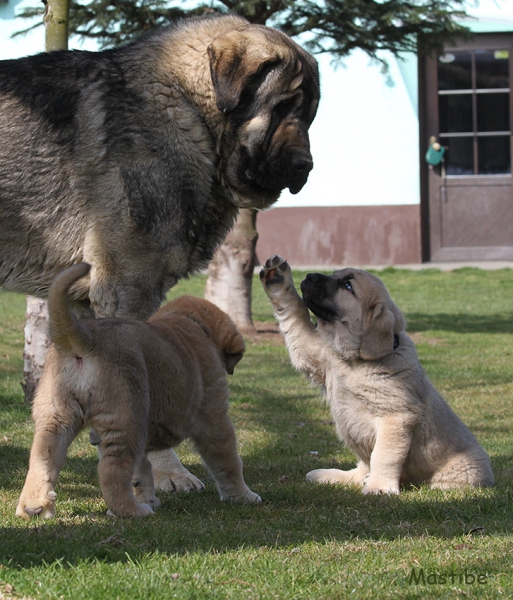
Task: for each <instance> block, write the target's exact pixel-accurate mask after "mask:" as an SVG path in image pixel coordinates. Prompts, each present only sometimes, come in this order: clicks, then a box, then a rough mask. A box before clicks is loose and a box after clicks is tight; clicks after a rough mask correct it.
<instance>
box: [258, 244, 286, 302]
mask: <svg viewBox="0 0 513 600" xmlns="http://www.w3.org/2000/svg"><path fill="white" fill-rule="evenodd" d="M260 280H261V282H262V285H263V286H264V290H265V292H266V294H267V295H268V296H269V297H270V298H272V297H274V296H276V295H279V294H280V293H282V292H286V291H289V290H291V289H292V288H294V281H293V279H292V271H291V269H290V265H289V263H288V262H287V261H286V260H285V259H284V258H282V257H281V256H280V255H279V254H275V255H274V256H272V257H271V258H268V259H267V260H266V262H265V265H264V266H263V267H262V270H261V271H260Z"/></svg>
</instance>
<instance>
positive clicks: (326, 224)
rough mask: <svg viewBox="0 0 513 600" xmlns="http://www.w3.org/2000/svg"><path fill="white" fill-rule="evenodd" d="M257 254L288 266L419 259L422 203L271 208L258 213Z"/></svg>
mask: <svg viewBox="0 0 513 600" xmlns="http://www.w3.org/2000/svg"><path fill="white" fill-rule="evenodd" d="M257 229H258V233H259V238H258V243H257V258H258V261H259V264H262V262H263V261H265V260H266V259H267V258H269V256H272V255H273V254H280V255H282V256H283V257H284V258H286V259H287V260H288V261H289V262H290V264H291V265H293V266H294V265H298V266H299V265H304V266H306V265H326V266H327V267H330V266H342V265H348V266H349V265H353V266H359V265H376V266H377V265H380V266H383V265H398V264H415V263H420V262H421V239H420V206H419V205H418V204H414V205H402V206H339V207H319V208H316V207H306V208H274V209H271V210H270V211H267V212H263V213H259V215H258V218H257Z"/></svg>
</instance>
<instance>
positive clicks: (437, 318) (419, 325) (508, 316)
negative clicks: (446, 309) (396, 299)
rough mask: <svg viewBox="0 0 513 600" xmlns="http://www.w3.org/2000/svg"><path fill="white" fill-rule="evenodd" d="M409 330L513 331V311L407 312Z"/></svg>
mask: <svg viewBox="0 0 513 600" xmlns="http://www.w3.org/2000/svg"><path fill="white" fill-rule="evenodd" d="M406 320H407V323H408V331H427V330H435V331H437V330H438V331H452V332H454V333H513V313H503V314H491V315H471V314H466V313H434V314H424V313H415V312H408V313H406Z"/></svg>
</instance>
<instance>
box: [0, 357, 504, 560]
mask: <svg viewBox="0 0 513 600" xmlns="http://www.w3.org/2000/svg"><path fill="white" fill-rule="evenodd" d="M264 357H265V350H262V351H261V352H260V351H259V350H258V348H255V349H254V351H253V352H252V353H251V356H248V359H247V360H245V366H244V370H242V367H241V373H240V377H238V378H237V376H235V378H234V380H233V383H232V386H231V387H232V393H233V396H234V399H233V403H232V404H233V414H234V422H235V426H236V429H238V426H237V423H239V424H240V425H239V427H240V428H241V429H242V428H244V430H245V432H246V434H247V435H249V436H250V435H251V433H252V431H253V430H254V431H256V432H257V433H258V432H262V431H264V432H265V439H266V441H265V442H264V443H253V445H252V446H251V448H250V449H249V450H246V451H244V449H243V450H242V454H243V460H244V474H245V479H246V481H247V483H248V485H249V487H250V488H251V489H252V490H253V491H255V492H257V493H259V494H260V495H261V496H262V498H263V503H262V504H261V505H258V506H239V505H228V504H224V503H221V502H220V501H219V497H218V494H217V491H216V490H215V487H214V485H213V483H212V481H211V480H210V479H209V478H208V477H207V476H206V474H205V471H204V470H202V468H201V467H198V465H197V464H194V465H188V464H186V465H185V466H187V467H188V468H190V469H191V471H192V472H193V473H195V474H197V475H198V476H199V477H200V478H202V479H203V480H204V481H205V482H206V483H207V489H206V491H205V492H204V493H202V494H195V493H192V494H184V493H179V494H170V493H167V494H163V493H158V496H159V498H160V499H161V501H162V507H161V509H160V510H159V511H158V512H157V513H156V514H155V515H153V516H151V517H148V518H146V519H142V520H130V519H128V520H123V519H109V518H107V517H105V507H104V505H103V503H102V502H101V501H100V499H101V492H100V488H99V485H98V483H97V476H96V466H97V460H96V459H95V458H93V457H90V456H89V457H80V456H79V457H76V456H74V457H70V458H69V459H68V461H67V465H66V469H65V470H63V472H62V474H61V478H60V483H59V489H58V493H59V498H58V505H57V517H56V519H53V520H50V521H41V520H35V521H31V522H30V523H28V524H26V525H25V524H24V523H23V522H21V521H19V524H17V525H14V524H13V525H12V526H10V525H5V524H4V526H0V539H1V544H0V564H10V565H12V566H13V567H17V568H20V569H23V568H27V567H31V566H41V565H44V564H49V563H52V562H54V561H62V564H64V565H70V566H73V565H76V564H78V563H80V562H83V561H92V560H99V561H105V562H110V563H114V562H127V561H129V560H130V561H134V560H135V561H136V560H143V559H144V558H145V557H146V556H147V555H148V554H151V553H157V552H158V553H161V554H162V553H166V554H173V555H182V554H186V553H189V552H204V553H217V552H220V553H222V552H230V551H238V550H242V549H244V548H257V549H258V548H264V547H265V548H284V549H290V548H294V547H298V546H301V545H302V544H304V543H307V542H317V543H325V542H329V541H336V542H341V543H343V542H351V541H355V543H356V542H358V543H360V542H361V541H362V540H387V541H392V540H397V539H400V538H405V537H406V538H421V537H425V536H426V535H428V536H433V537H437V538H441V539H447V540H451V539H453V538H460V537H461V536H462V535H468V536H469V537H472V536H474V535H482V534H483V533H484V534H486V535H501V534H504V533H509V532H510V531H511V528H512V526H513V521H512V513H511V505H512V501H513V497H512V496H513V489H512V488H511V486H510V484H509V481H510V480H511V464H512V460H513V457H512V456H510V455H509V454H507V453H504V455H499V456H495V457H494V459H493V469H494V472H495V474H496V478H497V484H498V485H497V487H496V488H492V489H489V490H465V491H461V490H460V491H454V492H440V491H437V490H428V489H426V488H420V489H418V490H406V491H405V492H404V493H402V494H401V495H399V496H392V497H388V496H372V497H369V496H363V495H362V494H361V490H359V489H357V488H354V487H342V486H323V485H321V486H318V485H313V484H308V483H307V482H306V481H305V474H306V472H307V471H309V470H311V469H313V468H318V467H320V466H325V467H329V466H339V467H340V468H344V469H347V468H350V467H351V466H353V465H354V462H353V459H349V458H348V460H347V462H338V463H337V461H336V460H333V456H337V457H338V456H344V457H349V455H348V454H344V453H343V451H342V448H341V445H340V443H339V442H338V440H337V439H336V436H335V433H334V428H333V426H332V425H331V424H329V423H328V422H326V421H324V420H322V419H319V412H318V410H317V409H316V410H314V409H313V408H312V407H313V406H314V404H315V405H316V404H317V403H318V402H319V398H318V391H317V390H316V389H314V388H312V387H310V386H309V385H308V384H307V383H306V381H305V383H304V386H298V384H297V379H296V378H297V377H301V376H300V375H298V374H296V373H293V372H292V370H291V369H290V367H289V368H288V369H287V368H285V366H286V365H289V358H288V355H287V352H286V350H285V349H284V348H283V351H279V352H274V353H273V360H272V361H269V360H267V361H266V362H265V372H263V370H262V364H263V361H264ZM284 373H285V375H284ZM255 374H262V375H261V381H259V382H258V385H257V384H254V385H253V386H252V387H251V388H248V383H247V381H248V380H251V381H255V377H256V375H255ZM257 381H258V380H257ZM298 394H299V395H300V397H299V398H298ZM312 415H315V418H311V416H312ZM328 418H329V417H328ZM242 423H244V425H242ZM501 429H504V428H501ZM493 431H494V433H497V432H498V431H499V429H497V428H494V429H493ZM313 450H315V451H316V450H320V451H321V452H320V454H319V455H312V454H310V451H313ZM178 454H179V455H180V450H179V449H178ZM349 460H350V461H351V462H349ZM27 464H28V451H27V449H26V448H21V447H20V446H16V445H0V465H1V467H0V475H1V484H0V489H2V491H5V492H10V496H11V497H12V495H13V492H14V495H16V498H17V493H16V491H17V490H18V491H21V488H22V486H23V481H24V477H25V474H26V468H27ZM68 499H69V501H67V500H68ZM91 506H93V507H94V508H93V509H91ZM14 511H15V505H13V506H12V514H14ZM59 515H61V516H59Z"/></svg>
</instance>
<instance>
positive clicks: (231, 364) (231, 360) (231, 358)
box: [224, 352, 244, 375]
mask: <svg viewBox="0 0 513 600" xmlns="http://www.w3.org/2000/svg"><path fill="white" fill-rule="evenodd" d="M243 356H244V353H243V352H238V353H237V354H227V353H226V352H225V353H224V368H225V369H226V372H227V373H228V375H233V370H234V369H235V365H236V364H237V363H238V362H239V361H240V359H241V358H242V357H243Z"/></svg>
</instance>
